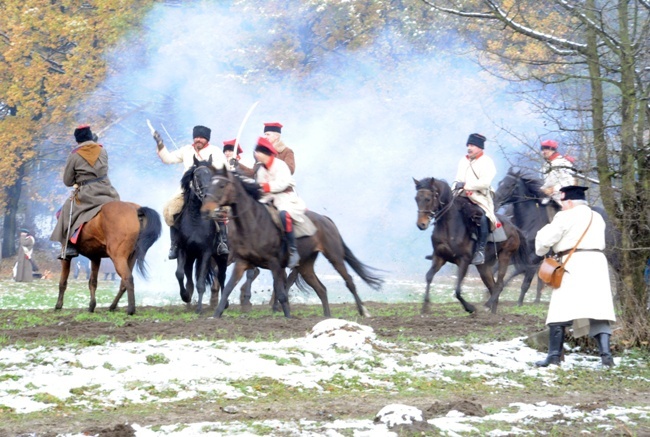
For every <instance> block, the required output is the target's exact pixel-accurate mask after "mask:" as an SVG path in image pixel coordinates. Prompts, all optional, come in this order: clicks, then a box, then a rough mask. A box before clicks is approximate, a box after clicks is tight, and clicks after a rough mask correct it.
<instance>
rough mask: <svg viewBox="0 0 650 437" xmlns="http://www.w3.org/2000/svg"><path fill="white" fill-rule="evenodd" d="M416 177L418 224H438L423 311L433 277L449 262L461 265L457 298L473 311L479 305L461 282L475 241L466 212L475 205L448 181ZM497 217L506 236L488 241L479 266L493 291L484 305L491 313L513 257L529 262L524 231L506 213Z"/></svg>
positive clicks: (427, 277) (433, 241)
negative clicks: (463, 292)
mask: <svg viewBox="0 0 650 437" xmlns="http://www.w3.org/2000/svg"><path fill="white" fill-rule="evenodd" d="M413 180H414V181H415V189H416V190H417V195H416V196H415V202H416V203H417V206H418V219H417V223H416V224H417V227H418V228H419V229H420V230H423V231H424V230H425V229H427V228H428V227H429V225H430V224H431V222H432V219H435V227H434V229H433V233H432V234H431V244H432V245H433V252H434V253H433V256H432V257H431V259H432V264H431V268H430V269H429V271H428V272H427V275H426V281H427V288H426V293H425V295H424V306H423V309H422V311H423V312H428V311H429V306H430V300H429V291H430V288H431V281H433V277H434V276H435V274H436V273H437V272H438V271H439V270H440V268H441V267H442V266H443V265H445V264H446V263H448V262H450V263H452V264H456V265H457V266H458V274H457V279H456V288H455V292H456V294H455V295H456V299H458V300H459V301H460V303H461V304H462V305H463V308H465V311H467V312H468V313H473V312H474V311H476V308H474V306H473V305H472V304H470V303H469V302H467V301H465V299H463V297H462V295H461V285H462V283H463V279H464V278H465V275H466V274H467V269H468V268H469V266H470V262H471V260H472V256H473V254H474V241H473V240H472V239H471V237H470V233H469V232H468V226H470V227H471V224H468V222H467V214H466V211H468V210H471V209H472V208H473V204H471V203H470V201H469V200H468V199H467V198H466V197H457V196H454V195H453V193H452V191H451V188H450V187H449V184H447V182H445V181H442V180H440V179H434V178H425V179H422V180H419V181H418V180H416V179H413ZM497 217H498V218H499V220H500V221H501V223H502V225H503V229H504V231H505V233H506V237H507V239H506V240H505V241H503V242H500V243H488V245H487V247H486V251H485V263H484V264H481V265H477V266H476V269H477V270H478V272H479V274H480V275H481V279H482V280H483V283H484V284H485V286H486V287H487V288H488V291H489V292H490V298H489V299H488V301H487V302H486V303H485V306H486V307H487V308H489V309H490V310H491V311H492V313H496V312H497V305H498V303H499V295H500V294H501V291H502V290H503V277H504V276H505V274H506V270H507V269H508V266H509V265H510V261H511V258H513V257H514V261H515V264H521V263H524V264H525V263H526V262H527V260H526V256H527V251H526V248H525V238H524V236H523V234H522V233H521V231H520V230H519V229H518V228H517V227H516V226H514V225H513V224H512V223H511V222H510V221H509V220H508V219H507V218H506V217H503V216H501V215H497ZM496 261H498V262H499V270H498V274H497V281H496V283H495V281H494V276H493V273H492V267H493V265H494V263H495V262H496Z"/></svg>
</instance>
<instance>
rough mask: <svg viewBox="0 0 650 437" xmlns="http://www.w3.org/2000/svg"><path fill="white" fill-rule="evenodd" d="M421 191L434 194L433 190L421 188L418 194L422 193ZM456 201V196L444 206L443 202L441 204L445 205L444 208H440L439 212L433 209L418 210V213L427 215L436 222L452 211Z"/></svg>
mask: <svg viewBox="0 0 650 437" xmlns="http://www.w3.org/2000/svg"><path fill="white" fill-rule="evenodd" d="M420 191H428V192H429V193H433V190H432V189H430V188H419V189H418V192H420ZM454 199H455V196H452V198H451V202H449V203H448V204H446V205H445V204H442V202H440V203H441V205H443V206H442V207H441V208H438V210H437V211H433V210H431V209H418V212H419V213H422V214H426V215H428V216H429V217H430V218H432V219H433V220H434V221H436V220H438V219H440V217H442V216H443V215H445V214H446V213H447V212H448V211H449V210H450V209H451V207H452V205H453V204H454Z"/></svg>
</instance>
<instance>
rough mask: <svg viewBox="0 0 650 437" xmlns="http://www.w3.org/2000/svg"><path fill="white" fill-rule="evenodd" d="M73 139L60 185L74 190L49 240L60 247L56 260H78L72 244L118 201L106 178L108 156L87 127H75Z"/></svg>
mask: <svg viewBox="0 0 650 437" xmlns="http://www.w3.org/2000/svg"><path fill="white" fill-rule="evenodd" d="M74 138H75V140H76V142H77V147H76V148H75V149H73V150H72V152H71V153H70V155H69V156H68V159H67V161H66V164H65V169H64V170H63V183H64V184H65V186H66V187H72V188H74V192H73V194H72V196H71V198H70V199H69V200H66V202H65V203H64V204H63V207H61V209H59V211H58V213H57V223H56V226H55V227H54V231H53V232H52V235H51V236H50V240H51V241H59V242H60V243H61V255H60V256H59V259H70V258H73V257H75V256H78V255H79V252H78V251H77V248H76V247H75V243H76V242H77V238H78V237H79V232H80V230H81V227H82V226H83V224H84V223H86V222H88V221H89V220H91V219H92V218H93V217H95V216H96V215H97V213H99V211H100V210H101V209H102V206H103V205H104V204H105V203H108V202H112V201H114V200H120V195H119V194H118V193H117V190H115V188H114V187H113V185H112V184H111V181H110V179H109V178H108V153H107V152H106V149H105V148H104V147H103V146H102V145H101V144H98V143H96V142H95V141H93V133H92V131H91V130H90V126H89V125H87V124H86V125H81V126H79V127H77V128H76V129H75V131H74ZM70 218H72V221H71V222H70ZM68 229H70V234H69V235H68Z"/></svg>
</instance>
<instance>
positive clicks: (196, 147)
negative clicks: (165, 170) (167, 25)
mask: <svg viewBox="0 0 650 437" xmlns="http://www.w3.org/2000/svg"><path fill="white" fill-rule="evenodd" d="M211 132H212V131H211V130H210V128H208V127H205V126H194V129H192V138H194V141H193V143H192V144H188V145H186V146H183V147H181V148H180V149H176V150H174V151H173V152H170V151H169V150H167V147H165V144H164V143H163V140H162V137H161V136H160V134H159V133H158V131H155V132H154V134H153V139H154V140H156V146H157V147H158V156H159V157H160V160H161V161H162V162H164V163H165V164H181V163H182V164H183V167H184V169H185V170H184V171H187V170H189V169H190V168H191V167H192V166H193V165H194V158H196V159H198V160H199V161H207V160H208V159H209V158H210V156H212V166H213V167H214V168H216V169H217V170H221V169H222V168H224V166H225V165H226V157H225V156H224V154H223V152H222V151H221V150H219V148H218V147H217V146H213V145H212V144H210V134H211ZM182 210H183V191H182V190H179V191H178V192H177V193H176V194H175V195H174V197H172V198H171V199H170V200H169V201H168V202H167V204H166V205H165V206H164V208H163V217H164V218H165V223H167V226H169V236H170V239H171V248H170V249H169V259H176V258H178V233H179V232H178V228H177V227H176V226H175V221H176V217H177V215H178V214H179V213H180V212H181V211H182ZM224 228H225V227H224ZM225 234H226V232H225V229H224V230H222V229H221V227H219V245H218V246H217V254H219V255H225V254H227V253H228V245H227V244H226V243H225V241H227V238H228V237H227V236H226V235H225Z"/></svg>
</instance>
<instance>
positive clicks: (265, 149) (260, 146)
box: [255, 137, 278, 156]
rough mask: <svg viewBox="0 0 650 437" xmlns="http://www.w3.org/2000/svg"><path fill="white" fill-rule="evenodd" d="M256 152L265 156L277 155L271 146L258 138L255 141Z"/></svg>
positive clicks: (262, 138) (266, 141) (268, 142)
mask: <svg viewBox="0 0 650 437" xmlns="http://www.w3.org/2000/svg"><path fill="white" fill-rule="evenodd" d="M255 151H256V152H260V153H264V154H265V155H273V156H275V155H277V154H278V151H277V150H275V147H273V144H271V142H270V141H269V140H267V139H266V138H264V137H259V138H258V139H257V146H256V147H255Z"/></svg>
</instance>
